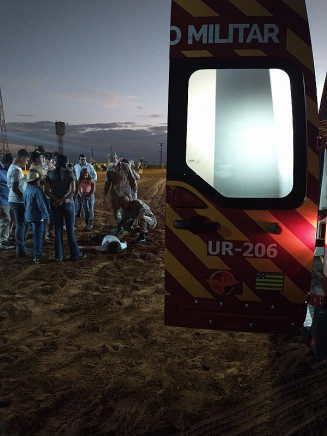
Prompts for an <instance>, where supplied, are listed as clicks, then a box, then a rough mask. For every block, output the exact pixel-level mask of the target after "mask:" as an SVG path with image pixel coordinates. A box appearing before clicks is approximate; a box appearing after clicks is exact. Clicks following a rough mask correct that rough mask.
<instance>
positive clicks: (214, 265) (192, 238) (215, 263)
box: [166, 205, 230, 270]
mask: <svg viewBox="0 0 327 436" xmlns="http://www.w3.org/2000/svg"><path fill="white" fill-rule="evenodd" d="M166 215H167V219H166V224H167V226H168V227H169V229H170V230H171V231H172V232H173V233H174V234H175V235H176V237H177V238H178V239H180V240H181V241H182V242H183V243H184V244H185V245H186V246H187V247H188V248H189V250H190V251H192V253H193V254H194V255H195V256H196V257H197V258H198V259H199V260H200V261H201V262H202V263H203V264H204V265H205V266H206V267H207V268H210V269H225V270H229V269H230V268H229V267H228V266H227V265H226V264H225V262H224V261H223V260H222V259H221V258H220V257H219V256H208V255H207V244H206V243H205V242H203V240H202V239H201V238H200V236H197V235H194V234H193V233H191V232H190V230H182V229H178V230H177V229H175V227H174V225H173V223H174V221H175V220H180V219H181V217H180V216H179V215H178V214H177V213H176V212H175V211H174V210H173V209H172V208H171V207H170V206H169V205H167V206H166Z"/></svg>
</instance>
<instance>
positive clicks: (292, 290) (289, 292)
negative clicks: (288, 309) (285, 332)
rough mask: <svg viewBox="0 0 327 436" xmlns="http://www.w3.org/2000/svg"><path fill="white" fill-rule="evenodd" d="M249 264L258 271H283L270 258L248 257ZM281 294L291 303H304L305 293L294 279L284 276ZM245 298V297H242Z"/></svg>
mask: <svg viewBox="0 0 327 436" xmlns="http://www.w3.org/2000/svg"><path fill="white" fill-rule="evenodd" d="M246 260H247V261H248V262H249V264H251V265H252V267H253V268H255V269H256V270H257V271H265V272H280V273H281V272H282V271H281V270H280V269H279V268H278V266H277V265H275V264H274V262H273V261H272V260H270V259H249V258H247V259H246ZM281 295H282V296H283V297H285V298H286V299H287V300H288V301H289V302H290V303H303V302H304V301H303V300H304V293H303V291H301V289H300V288H298V287H297V286H296V284H295V283H293V281H292V280H291V279H290V278H289V277H287V276H286V275H285V276H284V291H283V292H281ZM242 300H243V298H242Z"/></svg>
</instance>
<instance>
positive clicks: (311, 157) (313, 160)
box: [307, 147, 319, 179]
mask: <svg viewBox="0 0 327 436" xmlns="http://www.w3.org/2000/svg"><path fill="white" fill-rule="evenodd" d="M307 149H308V171H309V173H310V174H312V175H313V176H314V177H315V178H316V179H319V156H318V155H317V154H316V153H315V152H314V151H313V150H312V148H309V147H307Z"/></svg>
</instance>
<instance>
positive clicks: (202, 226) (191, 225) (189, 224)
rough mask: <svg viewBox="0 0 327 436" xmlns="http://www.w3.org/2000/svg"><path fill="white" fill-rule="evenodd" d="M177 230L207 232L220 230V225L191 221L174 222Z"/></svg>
mask: <svg viewBox="0 0 327 436" xmlns="http://www.w3.org/2000/svg"><path fill="white" fill-rule="evenodd" d="M174 227H175V229H183V230H193V231H200V232H201V231H205V232H208V231H210V230H219V229H220V224H219V223H217V222H210V223H204V222H199V221H191V220H176V221H174Z"/></svg>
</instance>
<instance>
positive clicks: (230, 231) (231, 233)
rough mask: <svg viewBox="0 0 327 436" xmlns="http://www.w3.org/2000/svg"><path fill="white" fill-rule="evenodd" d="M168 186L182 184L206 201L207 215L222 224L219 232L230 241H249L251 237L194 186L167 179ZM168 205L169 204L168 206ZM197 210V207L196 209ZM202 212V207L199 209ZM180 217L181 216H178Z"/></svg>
mask: <svg viewBox="0 0 327 436" xmlns="http://www.w3.org/2000/svg"><path fill="white" fill-rule="evenodd" d="M167 186H171V187H172V188H174V186H180V187H182V188H185V189H187V190H188V191H190V192H192V193H193V194H194V195H195V196H196V197H198V198H199V199H200V200H202V201H203V203H205V204H206V205H207V206H208V208H207V209H206V210H205V215H206V216H207V217H209V218H210V219H211V221H217V222H219V224H220V229H219V230H218V233H219V234H220V235H222V236H223V238H225V239H228V240H230V241H249V238H248V237H247V236H245V235H244V234H243V233H242V232H240V231H239V230H238V228H237V227H235V225H234V224H233V223H231V222H230V221H229V220H228V219H227V218H226V217H225V216H224V215H222V214H221V213H220V212H219V210H217V209H216V208H215V207H213V206H212V205H211V203H209V201H208V200H207V199H206V197H204V196H203V195H202V194H201V193H200V192H199V191H197V190H196V189H195V188H194V187H193V186H191V185H189V184H187V183H184V182H180V181H167ZM167 207H168V206H167ZM195 210H196V209H195ZM198 211H199V213H200V214H201V209H198ZM176 219H180V218H176Z"/></svg>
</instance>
